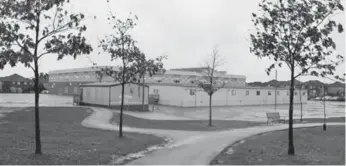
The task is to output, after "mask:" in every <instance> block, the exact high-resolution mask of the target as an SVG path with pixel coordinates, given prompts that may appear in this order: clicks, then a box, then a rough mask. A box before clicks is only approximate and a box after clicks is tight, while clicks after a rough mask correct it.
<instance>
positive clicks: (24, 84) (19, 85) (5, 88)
mask: <svg viewBox="0 0 346 166" xmlns="http://www.w3.org/2000/svg"><path fill="white" fill-rule="evenodd" d="M33 85H34V83H33V81H32V80H31V79H29V78H25V77H23V76H21V75H18V74H12V75H10V76H6V77H1V78H0V92H1V93H26V92H29V91H30V90H32V87H33Z"/></svg>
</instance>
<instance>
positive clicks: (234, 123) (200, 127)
mask: <svg viewBox="0 0 346 166" xmlns="http://www.w3.org/2000/svg"><path fill="white" fill-rule="evenodd" d="M119 116H120V114H119V113H114V116H113V118H112V120H111V121H112V122H115V123H117V124H118V122H119ZM123 120H124V125H125V126H129V127H136V128H148V129H166V130H186V131H221V130H229V129H236V128H247V127H254V126H259V125H267V124H266V122H253V121H241V120H213V121H212V123H213V126H212V127H209V126H208V123H209V121H208V120H149V119H143V118H137V117H134V116H131V115H126V114H123ZM303 121H304V122H306V123H316V122H319V123H322V122H323V118H313V119H303ZM328 122H345V117H338V118H328V119H327V123H328ZM294 123H295V124H299V123H300V121H299V120H295V121H294Z"/></svg>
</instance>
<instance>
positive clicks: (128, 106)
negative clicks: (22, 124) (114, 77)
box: [80, 82, 149, 111]
mask: <svg viewBox="0 0 346 166" xmlns="http://www.w3.org/2000/svg"><path fill="white" fill-rule="evenodd" d="M143 91H144V95H143ZM148 94H149V87H148V86H147V85H141V84H136V83H128V84H125V91H124V107H123V108H124V110H129V111H142V109H143V108H142V103H143V102H144V111H148V108H149V107H148ZM143 99H144V100H143ZM80 104H81V105H91V106H103V107H109V108H115V109H120V105H121V84H119V83H114V82H97V83H90V84H84V85H81V86H80Z"/></svg>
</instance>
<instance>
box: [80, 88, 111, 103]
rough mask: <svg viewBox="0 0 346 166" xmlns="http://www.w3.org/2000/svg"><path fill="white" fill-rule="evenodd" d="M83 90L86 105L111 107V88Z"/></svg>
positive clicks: (83, 99)
mask: <svg viewBox="0 0 346 166" xmlns="http://www.w3.org/2000/svg"><path fill="white" fill-rule="evenodd" d="M82 89H83V98H82V101H83V102H84V103H88V104H98V105H105V106H108V105H109V87H82Z"/></svg>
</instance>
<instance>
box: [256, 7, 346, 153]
mask: <svg viewBox="0 0 346 166" xmlns="http://www.w3.org/2000/svg"><path fill="white" fill-rule="evenodd" d="M259 8H260V9H261V13H260V14H256V13H253V14H252V16H253V20H252V22H253V23H254V25H255V27H256V33H254V34H251V35H250V37H251V46H250V52H251V53H253V54H254V55H256V56H257V57H261V58H269V59H273V60H274V63H273V64H272V65H271V66H270V67H269V68H268V69H267V70H266V72H267V74H269V73H270V71H271V69H273V68H275V67H276V66H279V67H281V66H282V63H285V64H286V65H287V66H288V68H289V69H290V71H291V75H290V79H291V81H290V82H291V83H290V106H289V137H288V140H289V141H288V142H289V143H288V154H289V155H294V145H293V119H292V118H293V93H294V79H295V78H297V77H299V76H301V75H313V76H321V77H325V76H328V75H334V72H335V67H336V66H337V65H338V64H339V63H341V62H342V61H343V57H342V56H341V55H337V56H333V55H334V50H335V48H336V44H335V42H334V41H333V39H332V38H331V37H330V35H331V33H332V32H333V30H334V29H337V30H338V32H339V33H342V32H343V26H342V25H341V24H337V23H336V21H333V20H330V19H329V20H327V18H329V16H331V15H332V14H335V12H337V11H343V10H344V8H343V6H342V4H341V1H340V0H330V1H320V0H278V1H270V0H263V1H262V2H261V3H260V4H259ZM333 57H334V58H333ZM296 69H297V70H298V72H297V70H296Z"/></svg>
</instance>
